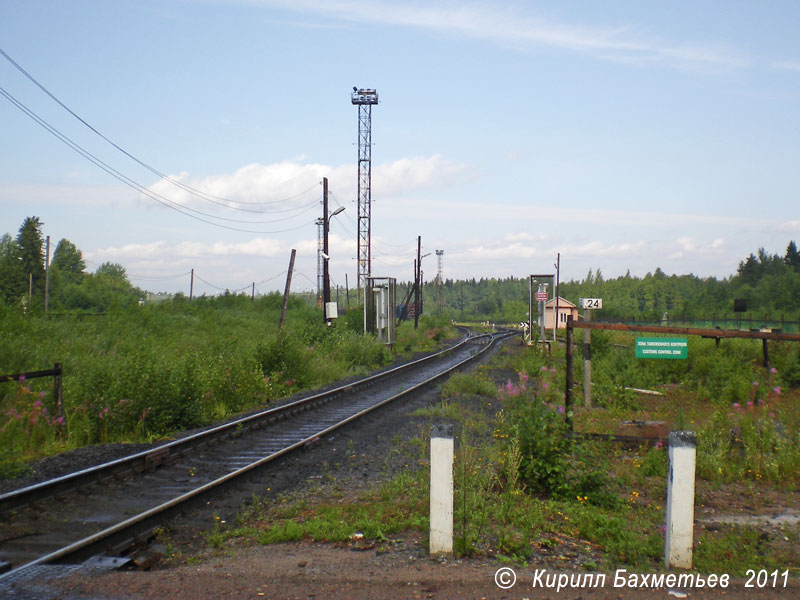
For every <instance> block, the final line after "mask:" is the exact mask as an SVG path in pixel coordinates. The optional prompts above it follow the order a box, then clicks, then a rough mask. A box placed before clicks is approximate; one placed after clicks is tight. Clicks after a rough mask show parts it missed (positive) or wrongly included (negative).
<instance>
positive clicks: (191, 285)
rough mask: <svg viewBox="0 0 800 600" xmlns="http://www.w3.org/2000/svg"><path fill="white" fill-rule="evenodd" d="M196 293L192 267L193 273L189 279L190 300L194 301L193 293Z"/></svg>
mask: <svg viewBox="0 0 800 600" xmlns="http://www.w3.org/2000/svg"><path fill="white" fill-rule="evenodd" d="M193 294H194V269H192V275H191V278H190V279H189V302H191V301H192V295H193Z"/></svg>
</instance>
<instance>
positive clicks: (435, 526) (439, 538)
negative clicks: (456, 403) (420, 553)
mask: <svg viewBox="0 0 800 600" xmlns="http://www.w3.org/2000/svg"><path fill="white" fill-rule="evenodd" d="M430 522H431V531H430V553H431V555H432V556H433V555H437V554H452V553H453V426H452V425H433V426H432V427H431V514H430Z"/></svg>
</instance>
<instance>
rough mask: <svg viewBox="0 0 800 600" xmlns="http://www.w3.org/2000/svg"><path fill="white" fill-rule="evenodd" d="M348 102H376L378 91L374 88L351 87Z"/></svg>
mask: <svg viewBox="0 0 800 600" xmlns="http://www.w3.org/2000/svg"><path fill="white" fill-rule="evenodd" d="M350 102H352V103H353V104H377V103H378V92H377V91H376V90H374V89H365V88H361V89H358V90H357V89H356V88H353V93H352V94H350Z"/></svg>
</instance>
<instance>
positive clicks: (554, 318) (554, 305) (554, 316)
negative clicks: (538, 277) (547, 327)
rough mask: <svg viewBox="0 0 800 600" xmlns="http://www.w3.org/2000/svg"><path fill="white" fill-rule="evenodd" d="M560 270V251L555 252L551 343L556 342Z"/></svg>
mask: <svg viewBox="0 0 800 600" xmlns="http://www.w3.org/2000/svg"><path fill="white" fill-rule="evenodd" d="M560 270H561V252H559V253H558V254H557V258H556V285H555V290H553V291H554V292H555V300H554V301H553V311H554V312H553V343H554V344H555V343H556V332H557V331H558V321H559V317H560V315H559V314H558V284H559V276H560Z"/></svg>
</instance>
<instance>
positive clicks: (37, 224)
mask: <svg viewBox="0 0 800 600" xmlns="http://www.w3.org/2000/svg"><path fill="white" fill-rule="evenodd" d="M17 245H18V246H19V257H20V262H21V264H22V272H23V274H24V276H25V277H26V278H27V277H31V276H32V277H33V289H34V290H35V291H44V248H43V246H44V244H43V242H42V222H41V221H40V220H39V217H28V218H26V219H25V220H24V221H23V222H22V226H21V227H20V228H19V233H18V234H17ZM26 283H27V282H26ZM26 287H27V286H26Z"/></svg>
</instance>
